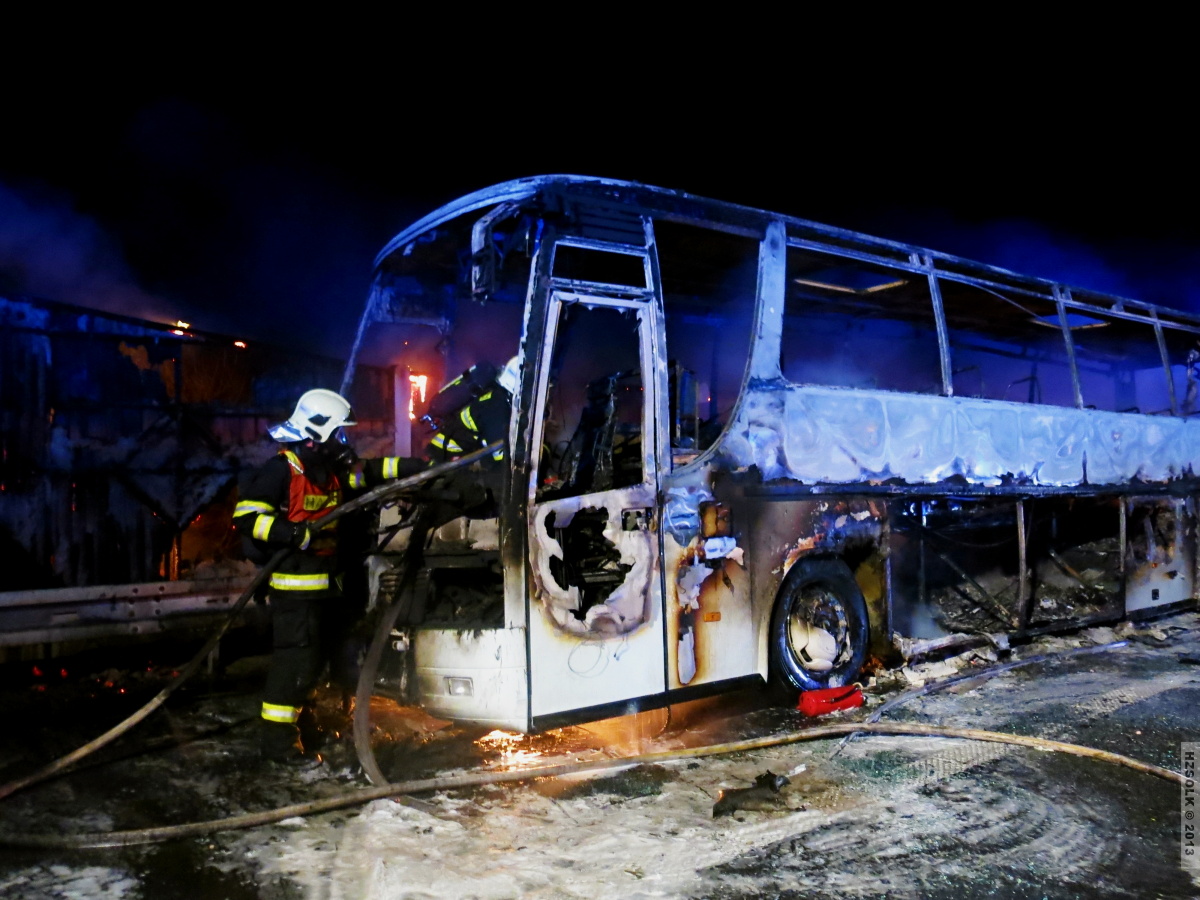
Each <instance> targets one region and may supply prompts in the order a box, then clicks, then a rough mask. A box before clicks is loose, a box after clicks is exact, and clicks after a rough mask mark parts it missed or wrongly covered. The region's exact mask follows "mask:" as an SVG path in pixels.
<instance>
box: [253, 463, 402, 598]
mask: <svg viewBox="0 0 1200 900" xmlns="http://www.w3.org/2000/svg"><path fill="white" fill-rule="evenodd" d="M402 462H403V460H402V459H401V458H400V457H396V456H388V457H383V458H382V459H367V460H359V461H358V462H357V463H356V464H355V467H354V469H352V470H351V471H349V472H341V473H338V472H336V471H334V470H333V469H332V468H331V467H330V466H329V465H328V463H326V462H325V461H324V460H321V459H317V458H314V456H313V455H312V454H307V455H306V460H301V458H300V455H299V454H298V453H297V452H296V451H295V450H293V449H290V448H285V449H282V450H280V452H279V454H278V455H276V456H275V457H273V458H272V459H270V460H268V461H267V462H266V463H265V464H264V465H263V466H262V467H261V468H260V469H259V470H258V471H257V472H255V473H254V474H253V475H252V476H251V477H250V479H249V480H248V481H247V483H246V484H245V485H243V487H242V489H241V493H240V499H239V500H238V504H237V507H236V508H235V509H234V513H233V521H234V525H235V526H236V527H237V529H238V531H239V532H241V534H243V535H244V536H246V537H248V538H249V540H250V544H251V547H252V548H253V550H254V551H255V552H254V555H255V556H258V557H260V558H265V557H266V556H269V555H271V554H272V553H274V552H275V551H277V550H279V549H280V548H282V547H287V546H291V547H293V549H292V552H291V553H289V554H288V555H287V556H286V557H284V559H283V561H282V562H281V563H280V564H279V566H278V567H277V568H276V569H275V571H274V572H273V573H272V574H271V580H270V586H271V591H272V592H273V593H277V592H294V593H295V594H296V595H300V594H303V595H304V596H308V597H318V596H326V595H330V594H340V593H341V590H340V585H339V583H338V579H339V576H340V575H341V573H342V571H343V570H344V568H345V567H344V565H343V562H342V560H341V558H340V555H339V553H338V549H339V548H338V523H337V522H334V523H333V525H332V526H330V527H329V528H326V529H322V528H321V519H323V518H324V517H325V516H327V515H329V514H330V513H331V512H333V511H334V510H335V509H337V507H338V506H340V505H341V504H342V503H344V502H345V500H346V493H347V491H349V492H351V493H357V492H358V491H360V490H362V489H365V488H369V487H374V486H375V485H376V484H380V483H382V482H384V481H387V480H390V479H392V478H396V477H397V475H398V473H399V470H400V466H401V463H402ZM305 528H308V529H309V539H308V542H307V543H305V544H303V545H299V540H300V538H301V535H302V534H303V531H304V529H305Z"/></svg>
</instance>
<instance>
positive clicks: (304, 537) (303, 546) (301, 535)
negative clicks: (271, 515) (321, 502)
mask: <svg viewBox="0 0 1200 900" xmlns="http://www.w3.org/2000/svg"><path fill="white" fill-rule="evenodd" d="M311 540H312V531H311V530H310V529H309V527H308V526H307V525H300V524H298V523H293V525H292V546H293V547H295V548H296V549H297V550H307V549H308V544H309V542H310V541H311Z"/></svg>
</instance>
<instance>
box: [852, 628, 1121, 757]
mask: <svg viewBox="0 0 1200 900" xmlns="http://www.w3.org/2000/svg"><path fill="white" fill-rule="evenodd" d="M1128 645H1129V641H1113V642H1112V643H1109V644H1099V645H1097V646H1094V647H1072V648H1071V649H1069V650H1063V651H1061V652H1059V653H1042V654H1040V655H1038V656H1030V657H1027V658H1025V659H1018V660H1014V661H1013V662H1006V663H1001V664H1000V665H996V666H990V667H989V668H986V669H980V670H979V671H978V672H964V673H963V674H961V675H954V676H951V677H950V678H943V679H942V680H941V681H930V682H926V683H925V684H923V685H922V686H921V687H918V688H913V689H912V690H911V691H905V692H904V693H903V694H900V695H899V696H898V697H893V698H892V699H891V700H889V701H887V703H885V704H883V705H882V706H881V707H879V709H877V710H875V711H874V712H873V713H871V714H870V715H869V716H867V718H866V719H864V720H863V721H865V722H867V723H868V724H870V723H872V722H878V721H879V720H880V719H881V718H882V717H883V714H884V713H886V712H890V711H891V710H893V709H895V708H896V707H897V706H902V705H903V704H905V703H907V702H908V701H909V700H916V699H917V698H918V697H924V696H926V695H927V694H934V693H937V692H938V691H942V690H945V689H946V688H949V687H953V686H954V685H956V684H961V683H962V682H964V681H974V680H975V679H979V680H981V681H986V680H988V679H991V678H995V677H996V676H997V675H1000V674H1002V673H1004V672H1008V671H1009V670H1011V669H1019V668H1020V667H1021V666H1031V665H1033V664H1034V663H1040V662H1057V661H1058V660H1060V659H1066V658H1068V657H1071V656H1086V655H1087V654H1090V653H1102V652H1104V651H1105V650H1116V649H1117V648H1119V647H1127V646H1128ZM856 735H857V732H856V733H855V734H848V735H846V736H845V737H844V738H842V740H841V742H840V743H839V744H838V746H837V749H836V750H834V751H833V755H834V756H837V755H838V754H839V753H841V752H842V750H844V749H845V748H846V744H848V743H850V742H851V741H852V740H854V738H855V737H856Z"/></svg>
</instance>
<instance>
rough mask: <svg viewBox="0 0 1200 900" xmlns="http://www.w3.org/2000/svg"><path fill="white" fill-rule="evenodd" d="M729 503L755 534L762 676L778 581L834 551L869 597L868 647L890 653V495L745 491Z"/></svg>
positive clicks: (752, 566) (752, 564)
mask: <svg viewBox="0 0 1200 900" xmlns="http://www.w3.org/2000/svg"><path fill="white" fill-rule="evenodd" d="M752 490H753V489H752V488H751V491H752ZM722 493H723V492H721V491H718V494H719V495H721V494H722ZM739 493H740V492H739ZM729 505H730V507H731V510H732V514H733V519H734V521H735V523H738V525H737V527H739V528H741V529H743V530H744V532H745V533H746V534H749V535H753V536H754V539H753V540H749V539H747V540H746V545H747V550H746V557H747V559H746V565H747V569H748V572H749V576H750V582H751V584H752V585H753V589H752V597H751V602H750V607H751V610H752V616H753V619H754V623H755V634H754V638H753V641H754V648H755V654H756V665H757V668H758V670H759V671H760V672H761V673H762V674H763V675H764V676H766V674H767V667H768V661H769V653H770V651H769V646H768V634H769V631H770V626H771V615H772V612H773V611H774V607H775V601H776V599H777V597H778V595H779V589H780V586H781V585H782V584H783V580H784V578H785V577H786V576H787V574H788V572H789V571H791V568H792V566H794V565H796V564H797V563H799V562H801V561H802V560H804V559H805V558H808V557H824V558H836V559H840V560H842V561H843V562H845V563H846V564H847V566H849V568H850V570H851V571H852V572H853V573H854V577H855V581H856V582H857V583H858V586H859V588H860V589H861V590H862V592H863V597H864V599H865V600H866V602H867V614H868V617H869V620H870V628H871V634H870V648H871V650H870V652H871V653H872V655H874V656H876V657H880V658H882V657H884V656H885V655H886V654H887V652H888V651H887V641H888V603H887V584H886V575H885V555H886V554H885V550H884V548H885V546H886V540H885V539H884V534H885V522H886V505H885V504H884V502H882V501H881V500H877V499H870V498H855V497H837V498H825V499H807V498H805V499H787V498H783V497H764V496H753V495H751V496H745V495H744V494H743V496H741V497H736V496H730V497H729Z"/></svg>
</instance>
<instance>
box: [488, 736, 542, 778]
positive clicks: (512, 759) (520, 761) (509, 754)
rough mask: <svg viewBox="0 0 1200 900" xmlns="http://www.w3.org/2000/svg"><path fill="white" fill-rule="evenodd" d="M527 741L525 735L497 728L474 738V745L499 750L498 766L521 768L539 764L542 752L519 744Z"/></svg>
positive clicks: (527, 738) (528, 739)
mask: <svg viewBox="0 0 1200 900" xmlns="http://www.w3.org/2000/svg"><path fill="white" fill-rule="evenodd" d="M529 741H530V738H529V737H528V736H527V735H524V734H513V733H511V732H508V731H500V730H499V729H497V730H496V731H491V732H489V733H487V734H485V735H484V736H483V737H481V738H479V739H478V740H476V741H475V745H476V746H477V747H482V748H483V749H484V750H498V751H499V752H500V760H499V766H500V767H501V768H504V769H523V768H528V767H531V766H536V765H539V764H540V763H541V761H542V752H541V751H540V750H534V749H532V748H531V747H527V746H521V745H522V744H528V743H529Z"/></svg>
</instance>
